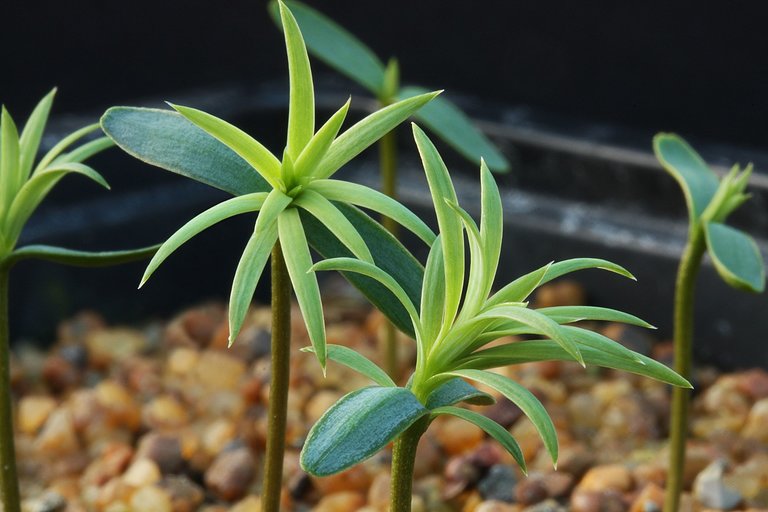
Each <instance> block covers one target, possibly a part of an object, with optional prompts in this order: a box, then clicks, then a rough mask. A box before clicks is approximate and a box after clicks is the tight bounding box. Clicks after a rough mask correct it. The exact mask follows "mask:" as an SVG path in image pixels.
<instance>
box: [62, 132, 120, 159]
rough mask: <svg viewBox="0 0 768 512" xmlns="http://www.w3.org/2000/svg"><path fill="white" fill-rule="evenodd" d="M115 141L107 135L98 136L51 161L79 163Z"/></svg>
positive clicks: (112, 144) (107, 147)
mask: <svg viewBox="0 0 768 512" xmlns="http://www.w3.org/2000/svg"><path fill="white" fill-rule="evenodd" d="M96 126H98V125H96ZM114 145H115V143H114V141H113V140H112V139H110V138H109V137H99V138H98V139H95V140H92V141H89V142H86V143H85V144H83V145H82V146H79V147H77V148H75V149H73V150H72V151H70V152H68V153H64V154H62V155H60V156H59V157H58V158H56V159H55V160H54V161H53V163H54V164H57V163H59V162H75V163H80V162H82V161H84V160H87V159H89V158H91V157H92V156H93V155H95V154H97V153H101V152H102V151H104V150H105V149H109V148H111V147H112V146H114Z"/></svg>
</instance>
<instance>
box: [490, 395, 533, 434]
mask: <svg viewBox="0 0 768 512" xmlns="http://www.w3.org/2000/svg"><path fill="white" fill-rule="evenodd" d="M483 414H484V415H485V416H487V417H488V418H490V419H491V420H493V421H495V422H496V423H498V424H499V425H501V426H502V427H504V428H509V427H511V426H512V424H513V423H515V422H516V421H517V420H519V419H520V417H521V416H522V415H523V411H521V410H520V408H519V407H518V406H516V405H515V404H514V402H512V401H511V400H510V399H508V398H507V397H500V398H498V399H497V400H496V403H495V404H493V405H491V406H489V407H485V408H483Z"/></svg>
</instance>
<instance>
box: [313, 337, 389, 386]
mask: <svg viewBox="0 0 768 512" xmlns="http://www.w3.org/2000/svg"><path fill="white" fill-rule="evenodd" d="M301 351H302V352H311V353H314V352H315V349H314V348H312V347H305V348H303V349H301ZM328 359H330V360H331V361H334V362H337V363H339V364H343V365H344V366H346V367H348V368H352V369H353V370H355V371H356V372H358V373H360V374H362V375H365V376H366V377H368V378H369V379H371V380H372V381H373V382H375V383H376V384H378V385H379V386H384V387H396V386H397V384H395V381H393V380H392V379H391V378H390V377H389V375H387V372H385V371H384V370H382V369H381V368H379V367H378V366H377V365H376V363H374V362H373V361H371V360H370V359H368V358H367V357H365V356H363V355H362V354H360V353H359V352H356V351H354V350H352V349H351V348H348V347H345V346H343V345H333V344H329V345H328Z"/></svg>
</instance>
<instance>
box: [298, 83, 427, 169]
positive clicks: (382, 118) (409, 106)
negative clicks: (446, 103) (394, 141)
mask: <svg viewBox="0 0 768 512" xmlns="http://www.w3.org/2000/svg"><path fill="white" fill-rule="evenodd" d="M438 94H440V91H437V92H431V93H427V94H422V95H421V96H415V97H413V98H409V99H407V100H403V101H398V102H397V103H394V104H392V105H389V106H387V107H384V108H382V109H381V110H377V111H376V112H374V113H373V114H371V115H369V116H367V117H366V118H364V119H362V120H361V121H359V122H358V123H356V124H355V125H354V126H352V127H351V128H349V129H348V130H347V131H345V132H344V133H342V134H341V135H339V137H338V138H337V139H336V140H335V141H333V144H331V147H330V148H328V152H327V153H326V154H325V157H324V158H323V159H322V161H321V162H320V165H319V166H318V168H317V169H316V170H315V171H314V173H313V176H314V177H315V178H329V177H330V176H331V175H332V174H333V173H334V172H336V171H338V170H339V169H340V168H341V167H342V166H343V165H344V164H346V163H347V162H349V161H350V160H352V159H353V158H355V157H356V156H357V155H359V154H360V153H362V152H363V150H365V149H366V148H367V147H368V146H370V145H371V144H373V143H374V142H376V141H377V140H379V139H380V138H381V137H382V136H384V135H385V134H387V133H388V132H389V131H391V130H392V129H393V128H394V127H396V126H397V125H399V124H400V123H402V122H403V121H405V120H406V119H408V118H409V117H410V116H411V115H413V114H414V113H415V112H416V111H418V110H419V109H420V108H421V107H423V106H424V105H426V104H427V103H428V102H429V101H431V100H432V99H433V98H434V97H436V96H437V95H438Z"/></svg>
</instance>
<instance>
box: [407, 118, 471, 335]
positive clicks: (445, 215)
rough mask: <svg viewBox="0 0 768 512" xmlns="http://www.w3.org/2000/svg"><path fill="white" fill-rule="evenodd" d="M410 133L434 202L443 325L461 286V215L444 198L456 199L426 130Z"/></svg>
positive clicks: (456, 302) (453, 313) (448, 321)
mask: <svg viewBox="0 0 768 512" xmlns="http://www.w3.org/2000/svg"><path fill="white" fill-rule="evenodd" d="M413 136H414V139H415V140H416V145H417V146H418V149H419V154H420V155H421V161H422V164H423V166H424V170H425V172H426V174H427V181H428V182H429V190H430V193H431V194H432V203H433V204H434V206H435V214H436V215H437V223H438V225H439V227H440V239H441V242H442V244H443V255H444V258H445V268H444V272H445V310H444V313H443V326H444V327H445V326H450V325H451V324H452V323H453V320H454V318H455V317H456V312H457V311H458V309H459V302H460V301H461V294H462V289H463V287H464V230H463V227H462V223H461V218H460V217H459V216H458V215H457V214H456V212H454V211H453V209H452V208H451V207H450V206H448V204H447V203H446V200H448V201H451V202H453V203H458V199H457V198H456V191H455V190H454V188H453V183H452V182H451V177H450V175H449V174H448V169H447V168H446V167H445V163H444V162H443V159H442V158H441V157H440V154H439V153H438V152H437V149H436V148H435V146H434V144H432V141H431V140H429V138H428V137H427V136H426V134H425V133H424V132H423V131H422V130H421V128H419V127H418V126H416V125H415V124H414V125H413Z"/></svg>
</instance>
